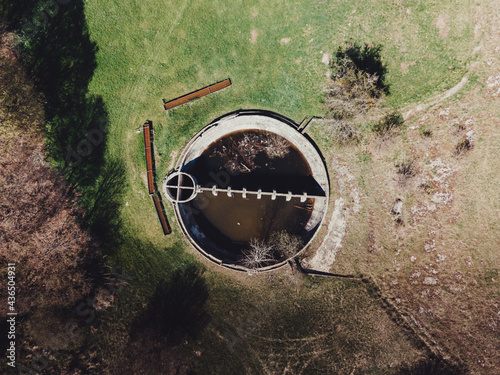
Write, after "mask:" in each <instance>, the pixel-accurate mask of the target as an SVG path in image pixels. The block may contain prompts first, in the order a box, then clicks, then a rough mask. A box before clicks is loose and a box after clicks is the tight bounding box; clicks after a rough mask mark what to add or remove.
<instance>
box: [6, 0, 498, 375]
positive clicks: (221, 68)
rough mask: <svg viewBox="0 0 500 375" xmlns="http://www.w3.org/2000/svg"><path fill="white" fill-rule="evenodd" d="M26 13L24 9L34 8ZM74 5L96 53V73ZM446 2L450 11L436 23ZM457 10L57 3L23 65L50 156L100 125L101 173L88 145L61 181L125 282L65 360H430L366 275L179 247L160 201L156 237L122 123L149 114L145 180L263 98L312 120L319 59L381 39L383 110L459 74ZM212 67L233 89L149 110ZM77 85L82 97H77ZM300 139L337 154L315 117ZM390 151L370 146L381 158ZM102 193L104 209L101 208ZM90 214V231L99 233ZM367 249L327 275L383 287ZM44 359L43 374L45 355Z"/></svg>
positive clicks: (463, 42) (461, 45)
mask: <svg viewBox="0 0 500 375" xmlns="http://www.w3.org/2000/svg"><path fill="white" fill-rule="evenodd" d="M83 4H84V5H83ZM41 6H42V5H37V7H35V8H33V9H30V10H29V11H30V12H32V13H33V12H35V13H36V12H38V11H40V7H41ZM9 7H10V8H13V9H14V8H16V7H15V6H10V5H9V6H7V7H5V9H7V10H8V9H10V8H9ZM28 8H29V7H28ZM5 9H4V7H3V5H2V7H0V11H2V12H4V11H5ZM19 9H21V10H23V11H26V9H23V7H22V6H19ZM82 10H83V11H84V16H85V20H86V22H87V25H88V31H89V36H90V39H91V41H93V42H95V43H96V46H97V53H96V61H95V71H94V70H93V68H94V61H93V58H94V56H93V48H92V46H91V45H90V43H88V38H87V34H86V29H85V27H83V26H82V24H83V17H82V14H81V11H82ZM450 11H453V18H450V17H448V16H446V15H447V14H450ZM21 14H22V12H21ZM51 17H52V16H51ZM472 18H473V17H472V14H471V4H470V3H469V2H457V1H452V0H443V1H431V2H425V3H424V2H423V1H417V0H414V1H368V0H359V1H356V2H347V1H317V0H315V1H313V0H308V1H305V0H297V1H293V2H292V1H284V0H280V1H273V2H264V1H180V0H175V1H168V2H150V1H142V2H140V1H128V2H119V1H114V0H107V1H97V0H88V1H86V2H85V3H83V2H76V1H74V2H72V3H70V5H67V6H66V8H65V7H64V6H61V8H60V12H59V14H58V15H57V16H53V17H52V18H51V19H50V22H49V24H48V25H46V26H45V28H44V29H43V28H42V29H40V30H39V33H38V34H37V35H35V37H34V38H36V39H33V40H25V39H24V40H22V41H24V43H25V48H26V50H27V51H28V52H29V53H31V56H32V57H33V56H34V57H35V58H34V61H31V62H30V64H31V65H30V68H31V69H32V70H33V71H34V72H36V74H35V76H36V78H37V79H38V81H37V82H38V86H39V89H40V91H41V92H42V93H43V94H44V95H45V97H46V99H47V100H46V103H45V110H46V114H47V118H48V124H47V125H46V129H47V134H46V135H47V139H48V140H47V142H46V144H47V145H48V146H47V149H48V150H49V151H51V150H52V153H51V154H50V157H51V160H52V161H53V162H54V164H61V163H62V160H61V158H64V153H65V152H66V149H65V147H66V146H68V145H72V147H76V145H78V142H79V141H80V140H81V137H82V135H81V134H80V133H81V131H83V130H84V129H87V130H89V129H94V128H95V121H96V119H98V118H101V117H102V118H108V119H109V133H108V135H107V139H106V142H105V144H106V147H105V152H104V167H102V166H101V165H100V164H99V163H100V162H101V161H102V159H101V155H100V153H99V152H97V151H94V152H93V154H91V155H90V158H91V159H88V160H87V162H86V163H84V164H83V165H82V167H81V168H80V170H77V169H76V168H75V169H73V170H70V172H68V173H67V174H69V175H70V177H72V178H74V180H73V181H77V182H78V183H77V184H76V185H77V186H78V188H79V189H80V192H81V203H82V205H83V206H84V207H85V208H87V209H88V208H90V207H92V211H93V212H92V213H95V212H98V213H99V212H101V213H102V212H104V213H105V214H106V215H107V216H105V217H104V216H103V217H101V218H99V219H102V220H104V219H105V220H111V219H112V221H113V223H114V225H115V226H109V228H113V229H114V230H116V232H113V233H112V235H110V236H108V237H107V239H106V240H107V241H108V243H104V245H103V249H104V250H103V254H102V258H101V261H102V263H103V264H104V266H105V268H106V269H107V268H109V269H115V270H126V272H127V274H128V275H130V279H129V280H128V282H127V284H125V287H124V288H123V289H122V290H121V292H120V294H119V295H118V297H117V298H116V299H115V301H114V303H113V304H112V306H111V307H109V308H108V309H105V310H104V311H101V312H99V313H98V319H96V321H94V322H93V323H92V324H87V325H84V327H85V328H84V331H85V332H86V333H87V334H88V336H86V337H87V339H86V340H83V341H84V342H83V343H77V344H72V345H73V346H71V345H70V346H68V347H66V348H65V349H64V350H63V351H62V352H63V354H62V355H63V356H64V355H65V354H64V353H66V354H68V353H71V351H78V350H82V351H83V352H84V354H83V355H82V357H81V358H79V360H81V361H82V362H86V363H88V362H89V361H91V360H89V358H91V357H92V356H95V358H96V359H94V360H95V362H97V363H99V366H97V367H96V368H95V369H94V370H92V371H94V373H96V374H97V373H134V374H135V373H141V371H142V372H143V373H148V374H152V373H165V371H169V372H168V373H172V374H174V373H176V374H181V373H183V372H181V371H180V370H179V368H181V367H182V365H183V364H186V363H187V364H188V367H189V368H191V369H192V370H193V371H194V372H195V373H196V374H281V373H283V374H285V373H287V374H322V373H328V374H331V373H350V374H352V373H370V374H400V373H412V371H413V372H415V371H417V370H419V371H427V370H429V369H434V370H435V368H434V367H433V366H434V364H435V363H434V362H433V361H434V358H433V357H432V355H431V354H430V352H429V350H428V348H426V347H425V346H424V345H423V344H422V342H421V340H420V339H419V338H418V337H417V336H416V335H415V334H414V333H412V332H411V331H409V330H407V329H406V328H405V327H404V325H401V324H400V323H401V322H400V321H398V319H397V318H395V317H394V316H391V315H390V311H389V313H388V310H390V309H387V306H385V305H384V304H383V302H382V300H381V298H380V296H379V295H378V294H379V293H380V291H379V290H378V288H377V287H375V284H374V283H372V282H369V281H367V279H365V280H364V281H361V280H337V279H314V278H310V277H305V276H303V275H300V274H298V273H297V272H294V271H291V270H290V269H289V268H287V267H284V268H282V269H280V270H277V271H274V272H273V273H272V275H270V274H262V275H247V274H241V273H236V272H233V271H228V270H224V269H221V268H219V267H218V266H216V265H214V264H211V263H208V262H207V261H205V260H204V259H203V258H202V256H201V255H200V254H198V253H197V252H196V251H195V250H194V249H192V248H191V247H190V246H189V245H188V243H187V241H186V240H185V239H184V238H183V235H182V232H181V231H180V229H179V227H178V225H177V223H176V222H175V218H174V214H173V210H172V208H171V207H170V206H169V205H168V204H166V210H167V215H168V218H169V221H170V223H171V225H172V227H173V233H172V234H171V235H169V236H166V237H164V236H162V233H161V229H160V225H159V223H158V219H157V217H156V212H155V210H154V206H153V204H152V201H151V198H150V197H148V195H147V189H146V181H145V178H146V173H145V160H144V150H143V147H144V146H143V136H142V134H139V133H137V132H136V130H137V129H138V128H139V127H140V126H141V125H142V124H143V123H144V121H145V120H152V121H153V124H154V129H155V134H154V148H155V160H156V172H157V176H156V183H157V184H158V185H159V186H160V185H161V181H162V179H163V177H164V176H165V174H166V173H167V172H168V171H169V170H170V169H171V168H172V166H173V163H174V162H175V161H176V158H177V156H178V155H179V153H180V152H181V151H182V149H183V148H184V146H185V145H186V143H187V142H188V141H189V139H190V138H191V137H192V136H193V135H194V134H195V133H196V132H197V131H199V130H200V129H202V128H203V127H204V126H205V125H206V124H208V123H209V122H210V121H211V120H213V119H215V118H217V117H219V116H221V115H223V114H225V113H228V112H231V111H234V110H238V109H250V108H257V109H267V110H271V111H275V112H278V113H281V114H283V115H285V116H288V117H290V118H291V119H293V120H295V121H296V122H300V121H301V120H302V119H303V118H304V117H305V116H322V115H324V114H325V111H324V108H323V104H322V99H323V92H322V90H323V87H324V85H325V82H326V80H327V73H328V69H329V68H328V66H327V64H325V63H324V62H322V60H323V59H324V57H325V55H328V54H330V55H331V54H334V53H335V51H336V50H337V48H338V47H339V46H344V45H345V44H346V43H351V42H356V43H360V44H369V45H371V44H373V45H381V46H382V60H383V62H384V63H385V64H386V66H387V76H386V82H387V83H388V84H389V87H390V95H389V96H388V97H387V99H386V103H385V104H386V105H388V106H391V107H394V108H396V109H399V108H403V107H407V106H411V105H414V104H416V103H418V102H420V101H422V100H424V99H426V98H429V97H432V96H433V95H435V94H437V93H441V92H443V90H446V89H448V88H451V87H453V86H454V85H456V84H457V83H458V82H459V81H460V80H461V79H462V77H463V75H464V74H465V72H466V71H467V69H468V65H469V62H470V61H469V59H470V56H471V50H472V47H473V32H472V30H473V24H472ZM72 32H73V33H74V34H72ZM54 51H56V52H55V53H54ZM87 52H88V53H87ZM58 53H61V55H62V56H64V57H61V58H59V55H58ZM37 57H38V58H40V59H37ZM60 60H62V65H61V66H59V65H58V64H59V63H61V61H60ZM44 64H46V65H44ZM79 69H80V70H81V72H80V71H75V70H79ZM66 73H68V74H67V76H66V75H65V74H66ZM225 78H231V80H232V83H233V85H232V87H230V88H228V89H225V90H223V91H221V92H219V93H216V94H213V95H210V96H208V97H205V98H203V99H200V100H197V101H194V102H192V103H190V104H188V105H184V106H182V107H179V108H176V109H174V110H171V111H169V112H168V113H167V112H165V111H164V110H163V107H162V99H166V100H170V99H173V98H175V97H177V96H180V95H182V94H185V93H187V92H190V91H193V90H195V89H198V88H201V87H204V86H206V85H209V84H211V83H214V82H217V81H220V80H223V79H225ZM88 79H91V82H90V85H89V87H88V92H87V80H88ZM89 96H93V98H94V99H93V101H90V102H87V101H85V100H84V99H85V98H86V97H89ZM96 98H97V99H96ZM100 98H102V105H101V102H100V101H99V99H100ZM80 114H81V116H80ZM80 117H81V118H80ZM78 126H82V127H81V128H79V127H78ZM66 130H68V133H67V132H66ZM68 134H70V135H68ZM309 134H310V135H311V136H312V137H313V139H314V140H315V141H316V142H317V144H318V146H319V147H320V149H321V150H322V152H323V154H324V156H325V158H326V159H327V160H329V158H330V157H331V156H332V155H333V154H336V153H340V152H342V150H345V149H343V148H342V147H340V146H338V145H336V144H335V143H334V142H333V141H332V139H330V138H329V137H328V136H327V135H326V132H325V131H323V129H322V128H321V125H318V124H315V125H314V126H312V127H311V129H310V131H309ZM366 142H367V141H366ZM358 146H359V145H358ZM365 146H366V145H365V144H363V145H361V146H360V147H365ZM356 147H357V146H356ZM360 147H358V148H353V150H351V149H349V151H347V152H346V153H345V155H344V156H345V159H346V160H348V161H350V162H352V163H351V164H350V167H352V168H353V170H354V172H353V173H354V174H355V175H356V179H357V181H359V185H360V187H361V191H362V192H363V193H364V194H366V195H367V196H368V195H369V193H370V192H369V191H368V190H369V189H370V181H368V180H366V181H365V180H363V179H364V178H367V179H368V178H370V177H371V176H372V174H371V173H372V172H373V171H374V170H375V168H373V167H372V164H371V163H372V161H373V158H374V157H373V158H372V155H371V154H370V153H369V152H368V151H367V150H366V149H362V150H361V149H360ZM102 149H103V148H101V149H99V150H102ZM53 150H55V152H54V151H53ZM392 157H393V155H388V154H387V155H384V158H385V159H384V161H385V162H387V160H390V161H391V162H392V159H391V158H392ZM350 158H351V159H350ZM386 159H387V160H386ZM93 161H96V165H93ZM386 164H387V163H386ZM115 167H116V172H117V173H118V174H120V173H121V172H120V171H121V168H122V167H123V168H124V169H123V171H124V174H125V176H124V179H123V181H122V180H121V179H120V178H116V179H115V180H112V181H111V182H110V184H109V185H110V186H111V188H110V190H109V191H108V190H106V189H102V187H103V186H104V187H106V184H105V182H106V177H107V174H109V175H112V172H113V170H112V168H115ZM383 167H387V165H385V164H384V165H383V166H382V167H380V168H383ZM106 168H108V169H106ZM73 171H75V175H73V174H72V173H73ZM330 172H331V171H330ZM332 175H333V174H332ZM75 176H76V177H75ZM89 176H90V177H89ZM96 176H97V177H96ZM94 177H95V180H92V178H94ZM96 181H97V182H96ZM113 181H115V184H116V182H117V181H118V182H119V185H120V186H113ZM70 183H71V181H70ZM100 189H101V190H100ZM363 189H366V190H365V191H363ZM100 191H105V192H107V193H110V194H113V192H116V197H113V196H105V195H103V196H102V197H101V198H100V199H101V200H100V201H99V200H98V198H96V197H99V193H100ZM373 194H375V193H373ZM103 197H104V198H103ZM107 198H109V199H107ZM115 198H116V199H115ZM333 198H335V197H333ZM377 199H378V198H377ZM106 200H109V201H112V203H113V204H114V203H116V204H118V206H113V204H110V205H109V206H106V208H104V209H103V210H102V211H99V206H100V205H101V204H103V203H106V202H105V201H106ZM375 202H376V200H375ZM376 203H378V202H376ZM371 205H372V206H373V205H375V203H373V202H372V203H371ZM372 206H368V207H370V208H372ZM95 207H97V208H96V211H95V212H94V210H93V208H95ZM110 207H111V208H110ZM106 210H107V211H108V212H105V211H106ZM332 210H333V207H331V208H330V212H331V211H332ZM366 210H367V209H366V208H365V211H363V212H362V215H364V216H363V218H364V219H365V218H366V215H367V212H366ZM89 216H90V215H89ZM94 216H99V214H95V215H94ZM103 218H104V219H103ZM97 223H98V221H97ZM366 223H367V222H366V221H362V222H361V221H360V224H359V226H358V227H357V229H358V228H359V231H357V232H356V233H354V234H355V235H353V234H351V235H350V236H349V237H348V238H347V239H346V244H347V246H351V247H355V246H356V245H357V242H358V240H359V241H361V242H362V243H363V244H364V239H361V240H360V239H359V238H358V237H359V236H358V234H361V235H363V236H364V235H366V232H367V231H368V230H369V228H368V224H366ZM91 224H92V225H93V227H92V229H95V228H96V225H97V226H98V224H96V222H93V223H91ZM485 225H486V224H485ZM103 228H108V226H104V227H103ZM469 230H472V229H470V228H469ZM415 237H417V235H415ZM411 240H412V239H411V238H410V239H409V241H411ZM387 243H388V244H389V245H387V246H393V244H392V243H391V242H390V240H387ZM358 251H359V252H358ZM370 256H371V255H369V256H366V254H364V253H363V252H362V250H361V248H360V249H357V251H352V252H349V253H348V254H347V255H345V254H343V255H342V256H341V257H340V259H339V261H338V264H337V267H338V272H346V273H355V274H359V273H363V274H365V275H369V276H370V277H372V278H373V279H374V280H376V281H377V283H380V278H381V275H382V274H384V272H385V271H386V269H385V267H387V264H390V263H391V262H392V257H391V256H390V255H387V254H386V255H383V256H381V257H380V258H379V261H378V264H377V266H376V267H373V268H370V265H367V264H365V263H363V264H360V263H359V262H358V259H363V260H364V261H365V260H366V259H365V258H369V257H370ZM492 259H493V257H492ZM368 260H370V259H368ZM370 269H371V271H370ZM408 272H409V271H408ZM377 285H378V284H377ZM44 313H46V312H44ZM41 315H42V316H43V313H42V314H41ZM61 315H64V314H61ZM35 318H36V317H35ZM35 318H33V321H34V322H35V323H36V324H35V323H33V326H34V327H35V328H32V332H38V331H40V330H39V329H38V328H37V327H39V325H40V324H41V321H44V320H43V319H41V318H40V319H38V320H37V319H35ZM56 320H57V319H56ZM82 325H83V323H82ZM177 326H178V327H177ZM176 327H177V328H176ZM179 330H180V331H179ZM184 331H186V332H187V334H184V333H185V332H184ZM40 332H45V331H44V330H42V331H40ZM41 336H44V335H42V334H40V333H38V336H37V337H35V340H34V341H35V342H34V344H33V345H35V344H37V345H38V344H39V343H38V341H37V340H41V341H42V343H41V344H40V345H41V346H42V347H43V346H44V344H43V340H44V338H43V337H41ZM155 345H156V346H155ZM82 348H83V349H82ZM141 361H142V362H141ZM50 363H51V364H50V366H53V368H57V363H56V361H52V362H50ZM141 363H143V365H142V366H143V367H140V366H139V365H138V364H141ZM165 363H166V364H167V365H168V366H171V367H170V368H169V369H168V370H166V368H167V367H168V366H167V367H163V366H165ZM75 366H76V365H75ZM82 366H83V365H82ZM120 366H122V367H120ZM137 366H139V368H137ZM172 366H173V367H175V368H174V369H173V370H172ZM176 366H177V367H176ZM77 367H78V366H77ZM51 368H52V367H49V368H48V369H49V370H50V369H51ZM177 370H179V371H177ZM54 371H56V370H54ZM56 372H57V371H56ZM184 373H185V372H184Z"/></svg>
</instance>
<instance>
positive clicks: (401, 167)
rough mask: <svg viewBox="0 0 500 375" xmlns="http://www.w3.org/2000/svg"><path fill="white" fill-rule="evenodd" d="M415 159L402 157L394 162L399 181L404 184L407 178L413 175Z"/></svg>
mask: <svg viewBox="0 0 500 375" xmlns="http://www.w3.org/2000/svg"><path fill="white" fill-rule="evenodd" d="M414 163H415V159H413V158H411V159H407V158H403V159H401V160H399V161H397V162H396V164H395V165H394V166H395V167H396V173H397V174H398V175H399V183H400V184H401V185H404V184H405V183H406V181H407V180H408V179H409V178H412V177H413V176H415V174H416V171H415V165H414Z"/></svg>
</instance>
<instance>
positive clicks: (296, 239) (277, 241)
mask: <svg viewBox="0 0 500 375" xmlns="http://www.w3.org/2000/svg"><path fill="white" fill-rule="evenodd" d="M269 243H270V244H271V246H272V247H273V250H274V251H275V252H276V253H277V255H278V256H279V257H280V258H281V259H288V258H291V257H293V256H294V255H295V254H297V251H299V250H300V248H301V247H302V245H303V242H302V239H301V238H300V236H297V235H294V234H291V233H288V232H287V231H285V230H282V231H279V232H274V233H272V234H271V238H270V240H269Z"/></svg>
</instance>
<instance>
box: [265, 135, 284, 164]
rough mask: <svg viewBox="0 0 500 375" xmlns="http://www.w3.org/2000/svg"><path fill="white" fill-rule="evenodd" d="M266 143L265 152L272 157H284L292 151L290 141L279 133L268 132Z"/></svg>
mask: <svg viewBox="0 0 500 375" xmlns="http://www.w3.org/2000/svg"><path fill="white" fill-rule="evenodd" d="M264 143H265V152H266V154H267V156H268V157H269V158H271V159H282V158H284V157H285V156H286V155H288V153H289V152H290V142H288V141H287V140H286V139H285V138H283V137H280V136H279V135H277V134H274V133H271V134H268V135H267V136H266V138H265V140H264Z"/></svg>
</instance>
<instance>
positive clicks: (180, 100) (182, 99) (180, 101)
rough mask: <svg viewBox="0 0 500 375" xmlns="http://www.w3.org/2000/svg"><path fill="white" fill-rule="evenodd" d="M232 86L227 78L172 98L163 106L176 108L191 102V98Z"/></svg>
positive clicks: (167, 108)
mask: <svg viewBox="0 0 500 375" xmlns="http://www.w3.org/2000/svg"><path fill="white" fill-rule="evenodd" d="M229 86H231V80H230V79H229V78H228V79H225V80H224V81H221V82H217V83H214V84H212V85H210V86H207V87H204V88H202V89H199V90H196V91H193V92H190V93H189V94H186V95H183V96H180V97H178V98H176V99H172V100H170V101H168V102H166V103H165V104H164V105H163V106H164V107H165V110H169V109H172V108H175V107H177V106H180V105H182V104H186V103H188V102H190V101H191V100H194V99H198V98H202V97H204V96H206V95H209V94H212V93H214V92H216V91H219V90H222V89H224V88H226V87H229Z"/></svg>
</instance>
